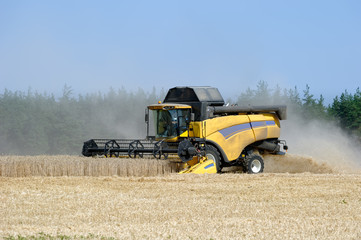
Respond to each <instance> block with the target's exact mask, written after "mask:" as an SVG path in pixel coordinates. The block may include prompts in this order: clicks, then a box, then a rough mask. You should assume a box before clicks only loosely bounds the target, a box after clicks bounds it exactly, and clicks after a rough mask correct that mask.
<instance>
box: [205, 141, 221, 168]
mask: <svg viewBox="0 0 361 240" xmlns="http://www.w3.org/2000/svg"><path fill="white" fill-rule="evenodd" d="M206 157H207V159H211V160H213V161H214V163H215V164H216V168H217V173H219V172H221V170H222V168H221V155H220V153H219V152H218V150H217V148H215V147H213V146H212V145H207V146H206Z"/></svg>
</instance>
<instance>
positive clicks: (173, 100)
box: [82, 87, 288, 173]
mask: <svg viewBox="0 0 361 240" xmlns="http://www.w3.org/2000/svg"><path fill="white" fill-rule="evenodd" d="M150 113H152V116H153V122H154V128H155V129H154V130H155V136H149V122H150V118H149V115H150ZM286 117H287V115H286V106H284V105H273V106H226V105H224V100H223V98H222V96H221V94H220V93H219V91H218V89H217V88H213V87H175V88H171V89H170V90H169V91H168V93H167V95H166V97H165V99H164V101H163V103H158V104H153V105H150V106H148V107H147V112H146V118H145V119H146V123H147V135H148V136H147V138H146V139H143V140H137V139H91V140H88V141H86V142H84V145H83V151H82V153H83V155H84V156H96V155H102V156H106V157H121V156H127V157H131V158H135V157H144V156H146V155H148V156H153V157H154V158H157V159H161V158H164V159H167V158H168V157H169V156H177V158H178V159H180V160H181V162H183V163H184V170H182V171H181V172H180V173H219V172H221V171H222V168H223V167H229V166H241V167H243V170H244V171H245V172H247V173H261V172H263V169H264V160H263V157H262V156H263V155H264V154H278V155H283V154H285V151H287V149H288V147H287V145H286V141H284V140H279V137H280V131H281V125H280V120H285V119H286Z"/></svg>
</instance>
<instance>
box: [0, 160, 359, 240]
mask: <svg viewBox="0 0 361 240" xmlns="http://www.w3.org/2000/svg"><path fill="white" fill-rule="evenodd" d="M24 158H25V157H24ZM36 158H39V157H29V159H30V160H32V161H33V163H32V165H31V166H32V167H27V166H24V165H22V166H21V164H20V163H19V161H20V162H23V161H24V159H22V158H16V157H15V156H12V157H0V163H1V169H2V170H1V171H2V173H1V176H2V177H0V238H4V237H7V236H20V235H21V236H34V235H36V234H39V233H45V234H49V235H51V236H57V235H62V236H63V235H64V236H69V237H70V238H76V237H78V238H79V236H95V237H94V238H101V237H110V238H116V239H361V174H360V173H358V172H343V171H339V172H337V171H336V170H335V168H333V167H330V166H326V165H324V164H316V163H315V162H312V161H311V160H307V159H304V160H303V161H304V162H303V164H301V165H300V166H302V168H301V169H300V168H299V167H297V166H291V165H292V164H291V162H292V161H291V160H290V159H288V160H287V159H284V161H286V162H285V164H284V165H287V164H289V166H288V168H286V170H282V169H280V168H276V167H274V164H276V163H277V162H279V161H281V160H280V159H272V160H269V162H268V163H270V162H271V161H274V164H273V170H272V168H271V167H270V166H268V168H267V169H265V170H267V172H266V173H262V174H257V175H249V174H243V173H239V172H237V171H235V172H229V173H224V174H210V175H208V174H205V175H194V174H182V175H180V174H176V173H174V172H172V170H170V168H168V167H169V166H167V167H165V166H162V167H161V168H159V169H163V170H159V169H158V168H155V167H154V169H158V170H154V172H156V173H154V174H153V176H151V173H150V172H149V170H148V171H146V170H144V171H145V172H147V174H143V175H144V176H138V175H137V174H139V171H143V170H139V171H138V172H137V174H134V176H131V174H130V173H131V172H132V171H134V172H136V167H137V166H136V165H133V167H131V166H128V167H129V169H128V170H127V171H128V172H127V175H128V176H120V174H117V173H120V170H119V171H115V172H110V173H109V170H105V168H104V167H103V168H102V167H99V169H103V170H99V171H100V172H101V171H103V174H100V173H99V172H98V173H97V174H95V173H96V170H92V171H93V173H94V176H87V174H88V175H91V174H89V173H90V172H91V171H90V170H89V169H88V168H87V167H86V165H84V163H83V165H81V164H80V162H81V161H88V160H84V159H83V158H81V157H69V158H71V159H73V160H77V161H79V162H78V163H77V164H78V165H77V164H75V165H73V167H74V168H83V169H82V170H81V171H80V170H79V172H77V171H75V170H72V171H73V172H77V173H78V174H77V176H72V175H71V174H69V173H70V170H67V171H65V170H64V171H63V170H62V172H63V173H62V174H60V173H59V172H58V171H57V169H56V168H55V169H52V170H51V171H50V170H49V171H48V170H47V169H46V166H45V165H43V166H40V167H39V166H37V164H39V162H40V163H42V164H45V163H44V161H45V157H40V160H39V159H38V160H36ZM58 158H59V159H60V158H61V157H59V156H58ZM63 158H66V157H63ZM16 159H18V160H16ZM19 159H20V160H19ZM47 159H50V160H49V161H51V157H49V156H48V157H47ZM59 159H58V160H57V161H59ZM133 160H134V159H133ZM28 161H29V160H28ZM37 161H39V162H37ZM64 161H68V160H64ZM91 161H92V160H91ZM111 161H115V160H111ZM137 161H138V163H140V162H141V160H137ZM143 161H147V160H143ZM300 161H301V160H300ZM310 161H311V162H310ZM5 162H6V164H5ZM34 162H36V163H34ZM160 163H161V164H164V162H160ZM286 163H287V164H286ZM306 163H309V164H311V165H313V167H312V166H309V165H308V166H304V164H306ZM59 164H60V163H59ZM94 164H95V163H94ZM112 164H115V163H114V162H112ZM153 164H155V163H154V162H153ZM50 165H51V164H50ZM50 165H49V166H50ZM7 166H10V167H7ZM58 166H60V167H61V166H62V165H61V164H60V165H58ZM76 166H77V167H76ZM16 167H17V168H18V169H17V170H16ZM284 167H285V166H284ZM131 168H132V169H131ZM31 169H37V170H31ZM39 169H41V170H39ZM64 169H65V168H64ZM84 169H88V172H87V171H84ZM139 169H142V168H140V167H139ZM297 169H298V171H297ZM309 169H313V170H315V169H316V170H315V171H313V172H312V171H309ZM17 171H19V172H23V173H24V172H26V174H27V176H22V175H21V174H20V173H19V174H17ZM31 171H34V172H37V173H38V176H34V175H36V174H32V172H31ZM282 171H283V172H282ZM291 172H292V173H291ZM5 173H6V174H5ZM41 173H43V174H44V173H47V175H48V176H52V177H44V176H43V175H42V174H41ZM50 173H52V174H53V175H51V174H50ZM55 173H56V174H55ZM84 173H87V174H84ZM11 174H14V175H17V176H16V177H11V176H5V175H11ZM106 174H108V175H109V176H101V175H106ZM24 175H25V174H24ZM45 175H46V174H45ZM55 175H58V176H55ZM95 175H98V176H95ZM146 175H148V176H146Z"/></svg>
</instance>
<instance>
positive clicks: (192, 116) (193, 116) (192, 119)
mask: <svg viewBox="0 0 361 240" xmlns="http://www.w3.org/2000/svg"><path fill="white" fill-rule="evenodd" d="M194 119H195V115H194V113H191V122H194Z"/></svg>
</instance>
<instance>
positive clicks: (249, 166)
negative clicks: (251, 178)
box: [244, 154, 264, 174]
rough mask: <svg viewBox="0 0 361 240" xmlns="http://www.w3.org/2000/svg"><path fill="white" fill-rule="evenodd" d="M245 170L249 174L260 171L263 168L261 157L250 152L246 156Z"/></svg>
mask: <svg viewBox="0 0 361 240" xmlns="http://www.w3.org/2000/svg"><path fill="white" fill-rule="evenodd" d="M244 164H245V166H244V169H245V172H246V173H249V174H257V173H262V172H263V169H264V162H263V158H262V157H261V156H260V155H258V154H251V155H249V156H247V157H246V159H245V162H244Z"/></svg>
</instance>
